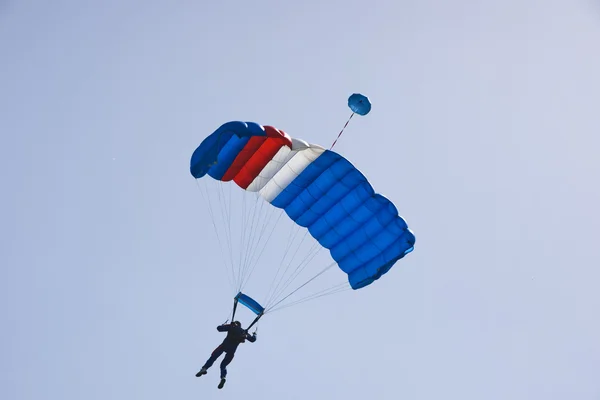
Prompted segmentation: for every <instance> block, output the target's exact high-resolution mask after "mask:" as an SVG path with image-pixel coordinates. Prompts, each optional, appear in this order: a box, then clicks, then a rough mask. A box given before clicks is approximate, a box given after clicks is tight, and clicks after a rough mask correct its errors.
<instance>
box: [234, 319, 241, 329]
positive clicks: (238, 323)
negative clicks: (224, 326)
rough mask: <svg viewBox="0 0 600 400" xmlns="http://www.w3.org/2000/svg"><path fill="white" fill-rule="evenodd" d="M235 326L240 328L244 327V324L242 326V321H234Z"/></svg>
mask: <svg viewBox="0 0 600 400" xmlns="http://www.w3.org/2000/svg"><path fill="white" fill-rule="evenodd" d="M233 325H235V326H237V327H238V328H241V327H242V324H240V321H233Z"/></svg>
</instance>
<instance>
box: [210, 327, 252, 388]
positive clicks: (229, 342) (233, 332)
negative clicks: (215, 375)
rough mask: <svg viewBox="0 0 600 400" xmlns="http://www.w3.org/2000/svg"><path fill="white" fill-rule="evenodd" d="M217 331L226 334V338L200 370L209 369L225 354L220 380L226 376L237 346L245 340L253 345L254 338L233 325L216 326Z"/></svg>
mask: <svg viewBox="0 0 600 400" xmlns="http://www.w3.org/2000/svg"><path fill="white" fill-rule="evenodd" d="M217 330H218V331H219V332H227V337H226V338H225V339H224V340H223V343H221V344H220V345H219V346H218V347H217V348H216V349H215V350H214V351H213V352H212V354H211V355H210V358H209V359H208V360H206V363H205V364H204V366H203V367H202V368H205V369H209V368H210V367H211V366H212V365H213V363H214V362H215V361H217V358H219V357H220V356H221V354H223V353H226V354H225V357H224V358H223V361H221V378H225V377H226V376H227V366H228V365H229V363H230V362H231V360H233V356H234V355H235V351H236V350H237V347H238V346H239V344H240V343H244V342H245V341H246V339H247V340H248V341H250V342H252V343H254V342H256V336H254V335H250V334H249V333H248V332H246V331H245V330H243V329H242V328H240V327H238V326H235V325H233V324H227V325H220V326H217Z"/></svg>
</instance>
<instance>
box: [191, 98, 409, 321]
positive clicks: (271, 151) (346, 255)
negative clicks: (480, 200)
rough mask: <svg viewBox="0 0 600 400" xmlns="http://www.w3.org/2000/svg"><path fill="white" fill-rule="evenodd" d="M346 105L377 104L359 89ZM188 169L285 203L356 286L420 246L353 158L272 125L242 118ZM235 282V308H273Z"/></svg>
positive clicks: (217, 134) (277, 204) (210, 141)
mask: <svg viewBox="0 0 600 400" xmlns="http://www.w3.org/2000/svg"><path fill="white" fill-rule="evenodd" d="M348 106H349V107H350V109H351V110H352V112H353V114H352V115H354V114H355V113H356V114H359V115H366V114H367V113H368V112H369V111H370V109H371V103H370V102H369V100H368V98H366V97H365V96H363V95H360V94H353V95H352V96H350V98H349V99H348ZM351 117H352V116H351ZM348 121H349V120H348ZM347 124H348V122H347V123H346V125H347ZM345 127H346V126H344V128H345ZM342 131H343V129H342ZM341 133H342V132H340V135H341ZM340 135H338V138H339V136H340ZM336 141H337V139H336ZM334 144H335V142H334ZM332 147H333V145H332ZM190 173H191V175H192V176H193V177H194V178H195V179H196V180H200V179H206V178H207V177H210V178H212V179H214V180H215V181H218V182H222V183H226V182H233V183H234V184H235V185H236V186H237V187H238V190H239V189H243V190H244V191H246V192H250V193H254V194H255V195H256V196H257V197H260V198H261V199H262V201H263V202H266V203H267V204H270V205H271V206H272V207H274V208H276V209H281V210H283V211H284V212H285V214H286V215H287V217H288V219H289V220H291V221H292V222H293V223H294V224H295V225H297V226H298V227H300V228H305V229H306V230H307V231H308V233H309V234H310V235H311V236H312V238H313V239H314V240H315V241H316V245H317V246H321V247H322V248H324V249H327V250H328V251H329V253H330V256H331V258H332V259H333V260H334V263H333V264H332V265H337V267H338V269H339V270H340V271H341V272H343V273H345V274H346V279H347V282H348V283H349V285H350V288H351V289H353V290H357V289H360V288H363V287H366V286H368V285H371V284H372V283H373V282H374V281H376V280H378V279H380V278H381V277H382V276H383V275H385V274H386V273H387V272H388V271H389V270H390V269H391V268H392V266H393V265H394V264H395V263H396V262H397V261H398V260H400V259H402V258H403V257H404V256H406V255H407V254H408V253H410V252H411V251H413V249H414V244H415V236H414V234H413V233H412V232H411V230H410V229H409V228H408V226H407V223H406V221H405V220H404V219H403V218H402V217H400V216H399V214H398V210H397V208H396V206H395V205H394V204H393V203H392V202H391V201H390V200H388V199H387V198H386V197H384V196H383V195H381V194H379V193H376V192H375V190H374V189H373V187H372V186H371V184H370V183H369V181H368V180H367V178H366V177H365V176H364V175H363V174H362V173H361V172H360V171H359V170H358V169H357V168H356V167H355V166H354V165H353V164H352V163H351V162H350V161H348V160H347V159H346V158H344V157H343V156H342V155H340V154H338V153H336V152H334V151H332V150H327V149H325V148H323V147H321V146H319V145H316V144H309V143H308V142H306V141H304V140H302V139H298V138H293V137H291V136H290V135H288V134H287V133H286V132H284V131H282V130H280V129H277V128H275V127H273V126H268V125H267V126H263V125H260V124H258V123H255V122H242V121H231V122H227V123H225V124H223V125H221V126H220V127H219V128H218V129H217V130H215V131H214V132H213V133H212V134H211V135H209V136H208V137H206V138H205V139H204V141H202V143H201V144H200V146H198V148H196V150H195V151H194V153H193V155H192V157H191V162H190ZM221 203H223V201H221ZM260 207H262V205H261V206H260ZM229 223H230V221H229ZM254 243H255V242H254ZM246 245H248V243H246ZM332 265H330V266H329V267H331V266H332ZM329 267H327V268H326V269H329ZM317 276H318V275H317ZM315 278H316V277H315ZM313 279H314V278H313ZM311 280H312V279H311ZM240 286H241V284H240ZM237 289H238V294H237V295H236V297H235V302H234V310H235V307H236V306H237V304H238V302H239V303H240V304H243V305H245V306H246V307H248V308H249V309H250V310H251V311H253V312H254V313H255V314H256V315H257V319H258V318H260V317H261V316H262V315H263V314H264V313H265V312H267V311H269V309H268V308H267V309H266V308H265V307H263V306H261V305H260V304H259V303H258V302H257V301H256V300H254V299H252V298H250V297H249V296H247V295H245V294H243V293H242V292H241V291H240V290H239V289H241V287H238V288H237ZM297 290H298V289H297ZM280 301H281V300H280ZM234 315H235V311H234ZM255 322H256V320H255Z"/></svg>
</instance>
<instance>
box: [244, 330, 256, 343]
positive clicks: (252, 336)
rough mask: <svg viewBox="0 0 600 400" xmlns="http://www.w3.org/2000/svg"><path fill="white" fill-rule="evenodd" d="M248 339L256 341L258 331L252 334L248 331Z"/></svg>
mask: <svg viewBox="0 0 600 400" xmlns="http://www.w3.org/2000/svg"><path fill="white" fill-rule="evenodd" d="M246 339H248V341H249V342H251V343H254V342H256V332H255V333H253V334H252V335H251V334H249V333H246Z"/></svg>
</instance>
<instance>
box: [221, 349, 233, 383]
mask: <svg viewBox="0 0 600 400" xmlns="http://www.w3.org/2000/svg"><path fill="white" fill-rule="evenodd" d="M234 355H235V352H233V351H228V352H227V353H226V354H225V357H223V361H221V379H225V377H226V376H227V366H228V365H229V363H230V362H231V360H233V356H234Z"/></svg>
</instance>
